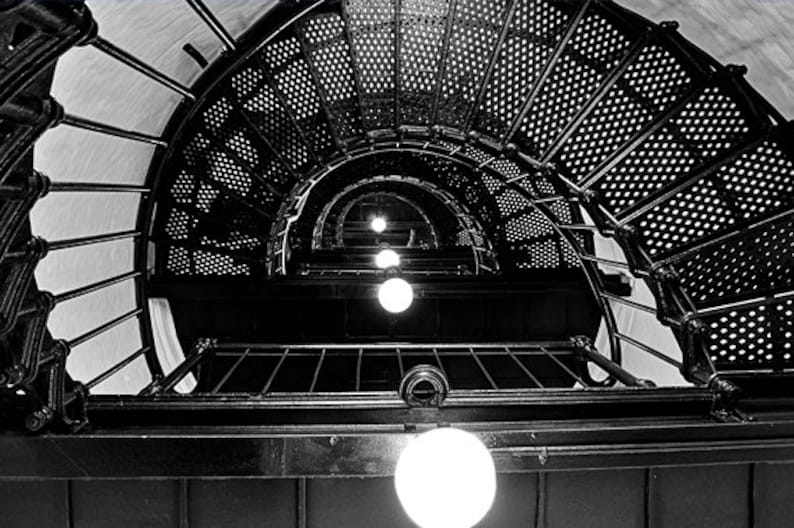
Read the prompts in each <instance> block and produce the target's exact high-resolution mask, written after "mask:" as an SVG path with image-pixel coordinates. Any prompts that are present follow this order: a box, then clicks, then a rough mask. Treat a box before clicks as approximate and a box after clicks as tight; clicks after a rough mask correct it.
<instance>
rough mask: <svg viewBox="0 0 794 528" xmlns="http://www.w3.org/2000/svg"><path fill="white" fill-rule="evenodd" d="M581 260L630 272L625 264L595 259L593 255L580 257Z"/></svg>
mask: <svg viewBox="0 0 794 528" xmlns="http://www.w3.org/2000/svg"><path fill="white" fill-rule="evenodd" d="M582 258H583V259H584V260H587V261H590V262H595V263H596V264H602V265H604V266H611V267H613V268H621V269H625V270H629V271H631V266H629V264H628V263H627V262H620V261H619V260H609V259H605V258H601V257H596V256H594V255H582Z"/></svg>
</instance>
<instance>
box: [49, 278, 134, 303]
mask: <svg viewBox="0 0 794 528" xmlns="http://www.w3.org/2000/svg"><path fill="white" fill-rule="evenodd" d="M141 275H143V274H142V273H141V272H140V271H131V272H129V273H123V274H121V275H117V276H115V277H111V278H109V279H105V280H102V281H98V282H95V283H93V284H88V285H86V286H81V287H79V288H74V289H72V290H69V291H65V292H63V293H59V294H57V295H55V298H54V300H55V303H56V304H58V303H62V302H65V301H70V300H72V299H75V298H77V297H80V296H82V295H87V294H89V293H93V292H96V291H99V290H102V289H104V288H107V287H109V286H113V285H115V284H119V283H121V282H124V281H127V280H130V279H135V278H138V277H140V276H141Z"/></svg>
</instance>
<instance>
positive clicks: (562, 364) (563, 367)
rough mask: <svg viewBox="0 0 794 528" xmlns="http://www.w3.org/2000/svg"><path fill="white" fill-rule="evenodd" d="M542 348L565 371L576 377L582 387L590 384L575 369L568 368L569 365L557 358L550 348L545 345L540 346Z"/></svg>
mask: <svg viewBox="0 0 794 528" xmlns="http://www.w3.org/2000/svg"><path fill="white" fill-rule="evenodd" d="M540 350H541V351H542V352H543V353H544V354H545V355H546V356H548V357H549V358H550V359H551V360H552V361H554V362H555V363H556V364H557V365H559V366H560V368H561V369H563V370H564V371H565V372H567V373H568V375H569V376H571V377H572V378H573V379H575V380H576V381H578V382H579V383H580V384H581V385H582V387H588V384H587V383H586V382H585V381H584V380H583V379H582V378H580V377H579V376H578V375H577V374H576V373H575V372H574V371H572V370H571V369H569V368H568V366H567V365H566V364H565V363H563V362H562V361H560V360H559V359H557V358H556V357H555V356H554V354H551V353H549V351H548V350H546V348H545V347H540Z"/></svg>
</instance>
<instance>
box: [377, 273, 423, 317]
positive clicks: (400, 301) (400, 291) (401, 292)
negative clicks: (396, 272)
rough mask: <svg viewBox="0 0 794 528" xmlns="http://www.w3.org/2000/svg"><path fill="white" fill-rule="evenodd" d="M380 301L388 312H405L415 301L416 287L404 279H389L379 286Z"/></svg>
mask: <svg viewBox="0 0 794 528" xmlns="http://www.w3.org/2000/svg"><path fill="white" fill-rule="evenodd" d="M378 301H380V305H381V306H382V307H383V309H384V310H386V311H387V312H391V313H400V312H404V311H405V310H407V309H408V307H410V306H411V303H413V302H414V289H413V288H412V287H411V285H410V284H408V283H407V282H406V281H405V280H403V279H400V278H393V279H389V280H387V281H386V282H384V283H383V284H381V285H380V288H378Z"/></svg>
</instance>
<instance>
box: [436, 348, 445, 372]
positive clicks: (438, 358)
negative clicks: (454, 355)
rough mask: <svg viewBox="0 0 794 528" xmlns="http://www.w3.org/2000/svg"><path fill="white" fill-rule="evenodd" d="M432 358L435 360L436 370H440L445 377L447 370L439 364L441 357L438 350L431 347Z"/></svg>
mask: <svg viewBox="0 0 794 528" xmlns="http://www.w3.org/2000/svg"><path fill="white" fill-rule="evenodd" d="M433 356H435V358H436V363H438V368H440V369H441V372H443V373H444V376H446V375H447V369H445V368H444V364H443V363H442V362H441V356H439V355H438V348H436V347H433Z"/></svg>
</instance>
